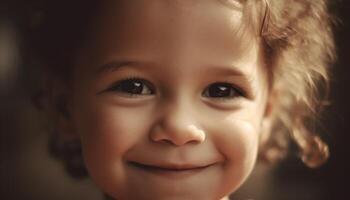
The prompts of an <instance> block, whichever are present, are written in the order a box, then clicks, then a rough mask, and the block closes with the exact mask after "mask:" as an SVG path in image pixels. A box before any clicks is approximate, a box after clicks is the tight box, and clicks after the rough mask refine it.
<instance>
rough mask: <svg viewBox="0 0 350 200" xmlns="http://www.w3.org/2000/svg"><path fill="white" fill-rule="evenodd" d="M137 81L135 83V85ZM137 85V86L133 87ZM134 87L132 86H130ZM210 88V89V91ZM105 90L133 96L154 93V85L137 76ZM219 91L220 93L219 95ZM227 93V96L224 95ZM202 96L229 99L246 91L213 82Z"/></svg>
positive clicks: (229, 84) (231, 85)
mask: <svg viewBox="0 0 350 200" xmlns="http://www.w3.org/2000/svg"><path fill="white" fill-rule="evenodd" d="M135 83H137V85H135ZM215 85H216V86H217V88H210V87H212V86H215ZM134 86H137V87H134ZM132 87H134V88H132ZM210 89H211V91H210ZM106 91H109V92H118V93H121V94H123V95H127V96H129V97H134V96H146V95H154V94H156V90H155V87H154V86H153V84H152V83H151V82H149V81H147V80H145V79H143V78H139V77H129V78H125V79H122V80H120V81H118V82H116V83H115V84H113V85H112V86H111V87H110V88H108V89H107V90H106ZM210 92H218V93H217V94H216V95H213V96H210V94H209V93H210ZM220 93H221V94H222V95H220ZM225 95H228V96H225ZM202 96H203V97H205V98H212V99H216V100H231V99H234V98H238V97H246V93H245V92H244V91H243V90H242V89H241V88H239V87H237V86H235V85H233V84H232V83H229V82H214V83H211V84H209V85H208V86H207V87H206V88H205V89H204V91H203V92H202Z"/></svg>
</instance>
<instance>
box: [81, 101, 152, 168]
mask: <svg viewBox="0 0 350 200" xmlns="http://www.w3.org/2000/svg"><path fill="white" fill-rule="evenodd" d="M92 105H93V106H92ZM92 105H86V106H84V107H82V108H81V109H79V110H80V111H79V110H78V112H77V116H76V119H77V123H76V124H77V130H78V133H79V135H80V137H81V141H82V145H83V151H84V157H85V159H86V162H87V164H88V165H89V164H91V165H96V163H100V165H101V166H102V165H105V166H108V165H106V164H107V162H108V163H110V164H111V165H112V166H113V165H114V163H115V162H119V161H120V160H122V158H123V156H124V155H125V153H126V152H127V151H128V150H130V149H131V148H132V147H133V146H135V145H137V144H138V143H139V142H140V141H142V140H143V139H144V138H145V137H147V134H146V132H147V130H148V124H149V122H148V119H149V117H147V113H148V112H147V111H146V110H142V108H141V109H140V108H123V107H118V106H115V105H99V104H92ZM111 165H110V166H111Z"/></svg>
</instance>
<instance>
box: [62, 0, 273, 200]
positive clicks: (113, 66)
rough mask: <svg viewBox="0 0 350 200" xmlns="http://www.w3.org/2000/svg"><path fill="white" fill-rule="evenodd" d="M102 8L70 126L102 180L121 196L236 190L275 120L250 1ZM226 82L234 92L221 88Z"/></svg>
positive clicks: (74, 89)
mask: <svg viewBox="0 0 350 200" xmlns="http://www.w3.org/2000/svg"><path fill="white" fill-rule="evenodd" d="M238 6H239V5H238ZM101 11H103V12H100V14H99V15H98V16H96V17H95V20H94V22H92V24H91V31H90V34H89V40H88V41H89V42H88V43H86V44H85V46H84V48H83V49H82V50H81V51H80V53H79V56H78V58H77V62H76V67H75V69H74V72H73V81H72V85H71V87H70V89H68V90H67V94H68V95H67V96H68V98H69V103H68V109H69V112H70V117H69V118H66V119H65V120H63V123H61V127H62V129H65V130H64V131H65V132H66V133H67V132H69V134H72V135H75V136H77V137H79V138H80V140H81V142H82V147H83V155H84V159H85V162H86V166H87V168H88V171H89V173H90V175H91V178H92V179H93V180H94V182H95V183H96V184H97V185H98V186H99V187H100V188H101V189H102V190H103V191H104V192H106V193H107V194H109V195H110V196H112V197H113V198H115V199H118V200H124V199H152V200H157V199H170V200H175V199H181V200H186V199H188V200H190V199H192V200H193V199H202V200H218V199H224V198H225V199H226V198H227V196H228V195H229V194H230V193H231V192H233V191H235V190H236V189H237V188H238V187H239V186H240V185H241V184H242V183H243V182H244V180H245V179H246V178H247V176H248V175H249V174H250V173H251V171H252V169H253V166H254V164H255V161H256V157H257V152H258V146H259V138H260V137H261V135H262V130H265V127H264V126H267V125H268V124H269V122H270V117H269V115H268V114H267V112H265V111H266V110H267V107H269V106H271V105H270V101H269V99H268V92H269V91H268V84H267V78H268V77H267V73H266V69H265V66H264V58H263V55H262V50H261V48H260V44H259V39H258V38H256V36H255V35H254V34H253V33H250V32H249V31H244V34H241V29H240V28H241V27H242V26H241V23H242V19H241V17H242V13H241V10H240V9H239V7H237V8H232V7H229V6H227V5H225V4H222V3H221V2H220V1H216V0H203V1H200V3H198V2H197V1H194V0H193V1H192V0H188V1H187V0H186V1H166V0H152V1H149V0H134V1H126V0H125V1H109V2H108V3H105V5H104V6H103V7H102V8H101ZM130 77H132V78H135V77H137V78H138V79H142V81H140V82H138V83H134V82H132V81H131V82H130V80H129V82H127V81H126V82H125V79H128V78H130ZM123 81H124V82H123ZM222 82H225V83H229V84H224V85H222V84H221V85H219V86H221V88H223V89H224V90H226V91H227V90H229V91H230V92H229V94H230V95H226V96H223V97H214V96H213V95H212V94H216V93H215V89H218V88H219V86H218V84H217V83H222ZM121 83H124V85H125V83H129V84H130V83H132V84H134V85H135V84H136V85H137V84H138V85H139V86H140V85H141V86H140V87H141V88H142V90H141V91H142V92H141V94H130V92H128V90H126V89H125V87H124V89H123V87H121ZM215 84H216V85H215ZM121 88H122V89H121ZM213 91H214V92H213ZM225 94H227V93H225ZM135 163H138V164H142V165H150V166H151V167H150V168H146V167H139V166H138V165H137V164H135ZM160 168H162V169H160Z"/></svg>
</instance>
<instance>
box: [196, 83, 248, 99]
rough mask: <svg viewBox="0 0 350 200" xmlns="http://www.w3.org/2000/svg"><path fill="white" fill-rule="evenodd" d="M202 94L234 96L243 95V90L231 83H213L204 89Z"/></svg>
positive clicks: (212, 96)
mask: <svg viewBox="0 0 350 200" xmlns="http://www.w3.org/2000/svg"><path fill="white" fill-rule="evenodd" d="M202 95H203V96H204V97H209V98H234V97H239V96H243V94H242V92H240V90H238V89H237V88H235V87H234V86H232V85H231V84H230V83H213V84H211V85H209V86H208V87H207V88H206V89H205V90H204V91H203V93H202Z"/></svg>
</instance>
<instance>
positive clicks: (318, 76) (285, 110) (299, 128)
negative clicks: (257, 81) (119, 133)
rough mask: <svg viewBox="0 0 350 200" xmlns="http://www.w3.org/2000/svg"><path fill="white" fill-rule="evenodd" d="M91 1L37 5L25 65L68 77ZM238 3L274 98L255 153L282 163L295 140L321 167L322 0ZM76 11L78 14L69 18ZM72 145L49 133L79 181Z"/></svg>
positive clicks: (329, 48)
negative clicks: (266, 131) (261, 53)
mask: <svg viewBox="0 0 350 200" xmlns="http://www.w3.org/2000/svg"><path fill="white" fill-rule="evenodd" d="M225 1H226V2H230V1H238V0H225ZM98 2H99V1H93V0H88V1H84V3H81V2H79V1H73V2H71V1H70V3H67V2H65V1H50V2H44V1H40V0H37V2H36V4H35V5H36V6H34V7H32V8H33V10H41V12H37V14H36V15H34V18H32V19H31V23H30V26H28V27H27V29H26V30H25V32H26V34H27V37H28V38H27V45H26V46H27V48H26V49H25V52H26V54H25V55H26V57H27V58H39V59H37V60H36V61H38V60H39V61H40V62H39V63H38V62H34V63H32V64H34V65H40V66H44V67H43V68H42V70H45V71H46V72H47V73H48V76H49V77H50V78H52V77H56V78H57V77H58V78H63V79H69V74H70V69H71V68H72V61H73V60H74V55H75V52H76V51H77V50H78V49H79V45H81V43H82V40H83V39H84V38H83V37H82V36H84V33H85V31H86V29H87V27H88V23H89V21H90V19H91V18H92V17H93V15H94V13H95V12H96V11H97V7H98V5H99V3H98ZM239 2H240V3H242V4H243V5H244V7H243V14H244V20H245V22H247V23H246V24H249V25H250V26H249V27H250V28H252V30H254V31H256V33H257V34H258V36H259V37H261V41H262V42H263V44H262V45H263V46H264V47H265V56H266V58H267V60H268V63H267V66H268V71H269V75H270V77H269V81H270V87H271V89H272V90H274V91H277V93H278V95H277V98H278V99H277V101H276V102H277V103H276V105H274V106H275V107H276V109H275V111H274V123H273V128H272V131H271V133H270V134H271V137H270V139H269V140H268V142H267V143H266V145H264V146H263V147H261V148H260V152H259V156H260V158H261V159H263V160H266V161H274V160H278V159H280V158H283V157H284V156H285V155H286V154H287V152H288V151H287V150H288V148H289V144H290V141H294V143H295V144H296V145H297V146H298V148H299V151H298V152H299V156H300V158H301V160H302V161H303V162H304V163H305V164H306V165H307V166H309V167H317V166H320V165H321V164H323V163H324V162H325V161H326V160H327V158H328V156H329V150H328V146H327V145H326V144H325V143H324V142H323V141H322V139H321V137H320V135H319V134H317V133H315V132H316V130H315V123H316V122H317V120H318V116H319V112H320V111H321V108H322V107H323V106H325V105H326V104H327V101H328V93H329V72H330V67H331V65H332V64H333V62H334V61H335V47H334V41H333V32H332V26H333V19H334V17H333V16H332V15H331V12H330V11H329V5H328V1H327V0H240V1H239ZM63 10H64V14H63V15H62V11H63ZM77 10H78V11H79V15H77V14H76V12H77ZM31 60H32V59H31ZM48 66H50V67H48ZM46 86H47V85H46ZM49 89H50V88H49V86H47V87H44V90H42V91H41V92H40V93H38V95H37V96H36V97H38V98H36V100H39V101H41V102H42V99H43V97H44V96H45V94H47V93H48V90H49ZM38 105H39V104H38ZM55 106H57V105H55ZM71 143H72V142H70V144H67V143H65V142H64V141H63V140H59V139H58V137H57V136H53V140H52V142H51V143H50V149H51V150H52V151H51V152H53V154H54V155H55V156H56V157H58V158H60V159H61V160H63V161H64V163H65V165H66V168H67V170H68V171H69V172H70V174H72V175H73V176H78V177H81V176H85V175H86V174H87V173H86V170H85V169H84V164H83V162H82V159H81V149H80V147H79V145H76V144H74V145H72V144H71ZM73 143H74V142H73ZM77 143H79V142H77ZM67 146H69V148H67ZM67 149H68V150H67ZM81 172H84V173H81Z"/></svg>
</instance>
